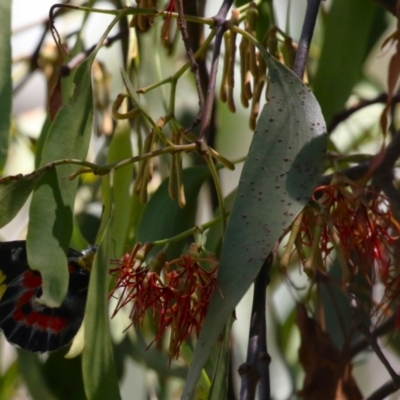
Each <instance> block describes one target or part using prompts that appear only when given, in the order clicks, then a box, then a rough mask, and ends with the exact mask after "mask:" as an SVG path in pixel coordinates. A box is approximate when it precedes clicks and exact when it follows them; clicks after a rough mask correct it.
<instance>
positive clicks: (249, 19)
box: [245, 3, 258, 77]
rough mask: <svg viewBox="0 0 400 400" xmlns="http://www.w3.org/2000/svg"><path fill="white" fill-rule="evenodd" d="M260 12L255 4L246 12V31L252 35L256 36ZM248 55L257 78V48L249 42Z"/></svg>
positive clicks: (251, 4) (252, 70) (253, 73)
mask: <svg viewBox="0 0 400 400" xmlns="http://www.w3.org/2000/svg"><path fill="white" fill-rule="evenodd" d="M257 17H258V10H257V6H256V5H255V4H254V3H250V7H249V8H248V9H247V12H246V25H245V29H246V31H247V32H249V33H250V34H251V35H253V36H255V35H256V24H257ZM247 51H248V54H249V67H250V71H251V73H252V75H253V76H254V77H257V74H258V68H257V59H256V48H255V46H254V44H253V43H251V42H249V44H248V49H247Z"/></svg>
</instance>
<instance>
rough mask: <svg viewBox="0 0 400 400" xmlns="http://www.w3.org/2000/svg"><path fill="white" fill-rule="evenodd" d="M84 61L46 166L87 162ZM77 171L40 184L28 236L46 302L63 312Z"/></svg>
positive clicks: (87, 70) (45, 154)
mask: <svg viewBox="0 0 400 400" xmlns="http://www.w3.org/2000/svg"><path fill="white" fill-rule="evenodd" d="M92 61H93V57H90V58H88V59H87V60H85V61H84V62H83V63H82V65H81V66H80V67H79V68H78V69H77V71H76V73H75V77H74V82H75V85H76V88H75V93H74V96H73V98H72V100H71V103H70V104H69V105H67V106H64V107H62V108H61V109H60V110H59V112H58V114H57V116H56V118H55V120H54V122H53V123H52V125H51V126H50V129H49V132H48V134H47V138H46V141H45V144H44V146H43V150H42V155H41V165H42V166H43V165H45V164H48V163H50V162H52V161H53V160H58V159H64V158H78V159H85V157H86V153H87V149H88V146H89V140H90V135H91V131H92V121H93V95H92V86H91V65H92ZM75 170H76V166H72V165H61V166H58V167H57V168H56V169H54V170H52V171H49V173H48V174H46V175H45V177H44V178H43V179H42V180H41V181H40V182H39V184H38V185H37V187H36V189H35V191H34V194H33V196H32V202H31V206H30V214H29V217H30V218H29V225H28V235H27V251H28V261H29V265H30V266H31V268H32V269H36V270H39V271H40V273H41V275H42V277H43V302H45V303H46V304H47V305H48V306H53V307H58V306H60V304H61V303H62V301H63V299H64V298H65V295H66V293H67V287H68V270H67V259H66V252H67V249H68V246H69V242H70V239H71V235H72V221H73V210H74V201H75V194H76V189H77V185H78V181H77V180H74V181H70V180H69V175H70V174H71V173H72V172H74V171H75Z"/></svg>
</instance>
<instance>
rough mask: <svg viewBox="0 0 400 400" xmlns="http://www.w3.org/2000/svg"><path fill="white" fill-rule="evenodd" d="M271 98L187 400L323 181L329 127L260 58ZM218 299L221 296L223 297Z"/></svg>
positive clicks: (296, 83) (285, 76)
mask: <svg viewBox="0 0 400 400" xmlns="http://www.w3.org/2000/svg"><path fill="white" fill-rule="evenodd" d="M262 54H263V56H264V57H265V59H266V61H267V63H268V68H269V75H270V88H269V97H270V101H269V103H268V104H267V105H265V107H264V109H263V111H262V113H261V115H260V118H259V120H258V123H257V127H256V130H255V132H254V136H253V140H252V143H251V146H250V150H249V154H248V156H247V159H246V162H245V164H244V167H243V171H242V174H241V178H240V182H239V187H238V191H237V196H236V200H235V203H234V206H233V210H232V214H231V217H230V219H229V223H228V227H227V231H226V235H225V240H224V242H223V246H222V249H221V257H220V267H219V272H218V278H217V284H218V287H219V289H220V291H219V290H217V291H215V292H214V295H213V297H212V299H211V303H210V307H209V310H208V313H207V316H206V319H205V321H204V326H203V328H202V330H201V332H200V335H199V340H198V343H197V345H196V349H195V354H194V360H193V363H192V365H191V367H190V369H189V373H188V379H187V382H186V386H185V388H184V393H183V398H184V399H190V398H191V397H192V395H193V392H194V388H195V385H196V382H197V381H198V378H199V376H200V372H201V369H202V368H203V366H204V364H205V362H206V360H207V358H208V356H209V354H210V350H211V348H212V346H213V344H214V343H215V342H216V340H217V339H218V336H219V335H220V334H221V332H222V329H223V327H224V325H225V323H226V321H227V320H228V318H229V316H230V315H231V313H232V311H233V309H234V308H235V306H236V305H237V303H238V302H239V300H240V299H241V298H242V296H243V295H244V294H245V293H246V291H247V290H248V288H249V286H250V284H251V283H252V282H253V281H254V279H255V277H256V276H257V274H258V272H259V270H260V268H261V266H262V264H263V262H264V260H265V259H266V257H267V256H268V254H269V253H270V252H271V250H272V249H273V246H274V245H275V243H276V242H277V240H278V239H279V238H280V237H281V236H282V234H283V233H284V231H285V229H287V228H288V227H289V226H290V224H291V222H292V221H293V219H294V218H295V217H296V215H297V214H298V213H299V212H300V211H301V210H302V208H303V207H304V205H305V204H306V203H307V201H308V200H309V198H310V196H311V194H312V192H313V190H314V187H315V185H316V183H317V180H318V178H319V176H320V172H321V167H322V163H323V161H324V155H325V148H326V135H325V132H326V127H325V123H324V119H323V117H322V114H321V110H320V107H319V105H318V103H317V101H316V99H315V97H314V96H313V94H312V93H311V92H310V90H309V89H308V88H307V87H306V86H305V85H304V84H303V83H302V82H301V81H300V80H299V79H298V78H297V77H296V76H295V75H294V74H293V73H292V72H291V71H289V70H288V69H287V68H286V67H284V66H283V65H281V64H280V63H279V62H278V61H276V60H275V59H274V58H272V57H271V56H270V55H269V54H268V53H267V52H266V51H263V53H262ZM221 292H222V295H223V297H222V296H221Z"/></svg>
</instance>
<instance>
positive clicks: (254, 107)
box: [250, 79, 265, 131]
mask: <svg viewBox="0 0 400 400" xmlns="http://www.w3.org/2000/svg"><path fill="white" fill-rule="evenodd" d="M264 83H265V81H264V79H261V80H259V81H258V82H257V84H256V86H255V88H254V94H253V101H252V104H251V113H250V129H251V130H252V131H254V129H256V122H257V117H258V114H259V112H260V98H261V93H262V90H263V88H264Z"/></svg>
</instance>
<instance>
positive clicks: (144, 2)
mask: <svg viewBox="0 0 400 400" xmlns="http://www.w3.org/2000/svg"><path fill="white" fill-rule="evenodd" d="M136 3H137V5H138V8H143V9H149V10H156V9H157V0H136ZM164 11H166V12H167V15H166V17H165V20H164V24H163V27H162V29H161V39H162V40H163V43H164V44H165V45H166V46H167V47H171V44H170V43H169V42H170V30H171V21H172V16H171V14H172V13H173V12H174V11H175V0H170V2H169V3H168V5H167V6H166V7H165V9H164ZM157 15H159V14H156V13H154V14H153V15H145V14H136V15H134V17H133V18H132V21H131V23H130V26H131V27H132V28H133V27H134V28H137V29H139V30H140V31H142V32H146V31H147V30H148V29H149V28H150V27H151V26H152V25H153V20H154V18H155V17H156V16H157Z"/></svg>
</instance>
